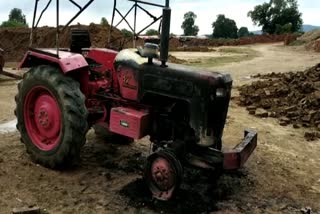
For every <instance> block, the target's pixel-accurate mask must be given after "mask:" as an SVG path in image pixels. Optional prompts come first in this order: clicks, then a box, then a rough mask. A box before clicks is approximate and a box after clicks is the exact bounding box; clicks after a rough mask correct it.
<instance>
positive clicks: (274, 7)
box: [248, 0, 303, 34]
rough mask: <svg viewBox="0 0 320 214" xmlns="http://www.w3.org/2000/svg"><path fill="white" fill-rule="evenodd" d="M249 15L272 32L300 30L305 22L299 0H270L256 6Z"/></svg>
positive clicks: (266, 31)
mask: <svg viewBox="0 0 320 214" xmlns="http://www.w3.org/2000/svg"><path fill="white" fill-rule="evenodd" d="M248 16H249V17H251V19H252V21H253V23H254V24H255V25H258V26H262V31H263V32H264V33H270V34H281V33H292V32H298V31H300V30H301V27H302V23H303V21H302V18H301V16H302V13H300V12H299V8H298V3H297V0H270V1H269V2H268V3H267V2H265V3H263V4H261V5H257V6H255V7H254V9H253V10H252V11H249V13H248Z"/></svg>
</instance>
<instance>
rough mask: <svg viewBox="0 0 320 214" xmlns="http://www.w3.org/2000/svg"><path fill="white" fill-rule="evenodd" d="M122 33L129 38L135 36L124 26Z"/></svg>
mask: <svg viewBox="0 0 320 214" xmlns="http://www.w3.org/2000/svg"><path fill="white" fill-rule="evenodd" d="M121 32H122V34H123V36H124V37H126V38H128V37H133V33H132V32H131V31H129V30H127V29H125V28H123V29H122V30H121Z"/></svg>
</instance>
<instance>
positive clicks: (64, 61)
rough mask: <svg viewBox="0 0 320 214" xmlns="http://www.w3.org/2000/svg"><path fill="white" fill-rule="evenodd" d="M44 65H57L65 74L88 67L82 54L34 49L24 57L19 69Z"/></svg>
mask: <svg viewBox="0 0 320 214" xmlns="http://www.w3.org/2000/svg"><path fill="white" fill-rule="evenodd" d="M43 64H56V65H58V66H59V67H60V69H61V71H62V72H63V73H68V72H70V71H74V70H82V69H85V68H87V67H88V63H87V61H86V59H85V58H84V57H83V56H82V55H81V54H76V53H71V52H67V51H59V54H57V50H56V49H33V48H30V49H29V51H28V52H27V53H26V54H25V55H24V57H23V59H22V61H21V63H20V65H19V68H25V67H33V66H37V65H43Z"/></svg>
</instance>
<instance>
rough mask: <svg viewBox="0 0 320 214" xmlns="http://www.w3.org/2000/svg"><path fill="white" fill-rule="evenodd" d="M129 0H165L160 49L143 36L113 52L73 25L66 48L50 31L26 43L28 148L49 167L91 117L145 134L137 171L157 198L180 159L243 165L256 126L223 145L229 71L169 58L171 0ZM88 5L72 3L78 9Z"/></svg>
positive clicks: (69, 151) (20, 111)
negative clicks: (146, 147)
mask: <svg viewBox="0 0 320 214" xmlns="http://www.w3.org/2000/svg"><path fill="white" fill-rule="evenodd" d="M38 1H39V0H36V7H35V8H37V2H38ZM92 1H93V0H91V1H90V2H89V3H91V2H92ZM129 1H132V2H134V4H135V5H137V4H148V5H152V6H159V7H162V8H163V14H162V17H161V18H162V22H161V23H162V25H161V42H160V58H158V56H157V51H158V45H156V44H150V43H146V44H145V46H144V47H143V48H138V49H125V50H122V51H120V52H117V51H114V50H110V49H105V48H90V46H91V43H90V37H89V33H88V32H87V31H83V30H73V31H72V35H71V47H70V49H69V50H64V51H63V50H61V49H59V46H58V41H59V40H58V39H57V47H56V48H55V49H36V48H30V49H29V51H28V52H27V53H26V54H25V56H24V58H23V60H22V62H21V64H20V67H21V68H26V67H27V68H30V70H29V71H28V72H27V73H25V75H24V77H23V80H22V81H21V82H20V83H19V85H18V89H19V91H18V94H17V96H16V97H15V100H16V104H17V106H16V110H15V114H16V116H17V119H18V123H17V128H18V130H19V132H20V134H21V140H22V142H23V143H24V144H25V146H26V149H27V152H28V153H29V154H30V156H31V158H32V159H33V160H34V161H35V162H37V163H39V164H42V165H44V166H46V167H50V168H57V167H61V166H65V165H66V164H69V163H72V162H73V161H76V160H77V158H78V157H79V153H80V150H81V147H82V146H83V145H84V144H85V142H86V133H87V131H88V129H89V128H90V127H92V126H96V125H98V126H100V127H103V130H104V132H105V133H108V134H113V135H116V136H120V137H122V139H123V140H126V141H128V140H129V141H133V139H141V138H143V137H145V136H147V135H149V136H150V141H151V143H152V150H153V153H152V154H150V156H149V157H148V159H147V163H146V167H145V180H146V182H147V185H148V186H149V188H150V190H151V192H152V194H153V196H154V197H155V198H157V199H160V200H168V199H170V197H171V196H172V194H173V192H174V190H175V189H177V188H178V186H179V184H180V183H181V181H182V175H183V168H184V167H190V166H192V167H198V168H201V169H210V170H215V169H217V168H220V169H221V168H222V169H226V170H234V169H238V168H240V167H242V166H243V165H244V163H245V162H246V160H247V159H248V157H249V156H250V155H251V153H252V152H253V150H254V149H255V147H256V145H257V134H256V133H255V132H253V131H245V134H244V139H243V141H242V142H241V143H240V144H239V145H237V146H236V147H235V148H234V149H233V150H230V151H223V150H222V140H221V139H222V134H223V129H224V125H225V122H226V117H227V112H228V105H229V101H230V94H231V88H232V79H231V77H230V75H227V74H220V73H216V72H207V71H202V70H200V69H196V68H191V67H186V66H180V65H175V64H170V63H167V59H168V46H169V32H170V15H171V10H170V8H169V0H167V1H166V4H165V5H164V6H162V5H156V4H153V3H149V2H143V1H138V0H129ZM50 2H51V1H50ZM71 2H72V3H75V2H74V1H71ZM115 3H116V0H115ZM78 6H79V5H78ZM87 6H88V5H86V6H85V7H80V6H79V7H80V12H82V11H83V10H84V9H85V8H86V7H87ZM115 9H116V8H115ZM58 11H59V0H57V13H58ZM116 11H117V10H116ZM35 15H36V12H35ZM41 15H42V13H41ZM77 15H78V14H77ZM77 15H76V16H77ZM57 17H59V16H58V15H57ZM124 18H125V17H124ZM34 20H35V18H34ZM58 20H59V19H57V26H59V22H58ZM72 20H73V19H72ZM34 23H35V21H33V28H34V26H35V25H34ZM58 29H59V28H58ZM134 30H135V29H134ZM58 35H59V34H58V33H57V38H58ZM134 35H135V36H137V34H136V33H135V32H134ZM31 38H32V36H31Z"/></svg>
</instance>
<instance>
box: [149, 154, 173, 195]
mask: <svg viewBox="0 0 320 214" xmlns="http://www.w3.org/2000/svg"><path fill="white" fill-rule="evenodd" d="M151 176H152V180H153V182H154V183H155V185H156V186H157V187H158V188H159V189H160V190H161V191H168V190H170V189H171V188H172V187H174V185H175V183H176V173H175V170H174V169H173V168H172V166H171V164H170V163H169V162H168V161H167V160H166V159H164V158H162V157H158V158H157V159H155V160H154V161H153V163H152V166H151Z"/></svg>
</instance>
